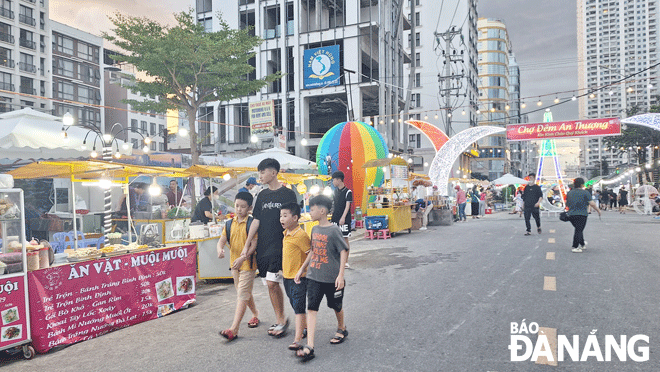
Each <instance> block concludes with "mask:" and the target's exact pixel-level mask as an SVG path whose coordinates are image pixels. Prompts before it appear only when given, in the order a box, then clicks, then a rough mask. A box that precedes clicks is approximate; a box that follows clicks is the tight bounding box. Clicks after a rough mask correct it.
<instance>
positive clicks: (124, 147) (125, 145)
mask: <svg viewBox="0 0 660 372" xmlns="http://www.w3.org/2000/svg"><path fill="white" fill-rule="evenodd" d="M121 148H122V149H124V150H128V143H126V142H124V144H123V145H121Z"/></svg>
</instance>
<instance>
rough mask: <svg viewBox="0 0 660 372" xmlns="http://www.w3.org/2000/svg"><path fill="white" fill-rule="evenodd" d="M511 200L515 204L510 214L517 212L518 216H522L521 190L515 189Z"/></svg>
mask: <svg viewBox="0 0 660 372" xmlns="http://www.w3.org/2000/svg"><path fill="white" fill-rule="evenodd" d="M513 201H514V202H515V203H516V206H515V208H514V210H513V213H511V214H516V213H518V217H522V216H523V209H524V208H523V205H524V201H523V198H522V190H517V191H516V196H515V197H514V198H513Z"/></svg>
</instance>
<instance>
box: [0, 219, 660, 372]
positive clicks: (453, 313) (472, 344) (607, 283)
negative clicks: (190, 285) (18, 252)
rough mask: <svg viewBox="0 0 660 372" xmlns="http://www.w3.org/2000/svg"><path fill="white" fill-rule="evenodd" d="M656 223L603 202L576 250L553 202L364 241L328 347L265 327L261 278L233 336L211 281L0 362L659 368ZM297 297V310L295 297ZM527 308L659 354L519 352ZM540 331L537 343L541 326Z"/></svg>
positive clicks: (20, 367)
mask: <svg viewBox="0 0 660 372" xmlns="http://www.w3.org/2000/svg"><path fill="white" fill-rule="evenodd" d="M658 224H660V221H658V220H654V219H652V218H650V217H648V216H646V217H642V216H639V215H637V214H634V213H628V214H625V215H621V214H619V213H616V212H605V213H603V218H602V221H599V219H598V216H597V215H596V214H592V215H591V216H590V217H589V221H588V223H587V228H586V231H585V238H586V240H587V241H588V243H589V245H588V250H587V251H586V252H584V253H581V254H577V253H571V252H570V249H569V248H570V243H571V240H570V239H571V236H572V227H571V226H570V224H568V223H563V222H560V221H559V220H558V219H557V218H556V217H555V216H551V217H548V216H547V215H544V216H543V217H542V227H543V233H542V234H541V235H538V234H536V233H535V234H533V235H532V236H523V233H524V230H525V229H524V222H523V219H522V218H519V217H518V216H517V215H509V214H507V213H506V212H499V213H497V214H495V215H491V216H487V218H485V219H480V220H469V221H468V222H466V223H455V224H454V225H453V226H449V227H447V226H438V227H429V230H427V231H413V233H412V234H410V235H408V234H407V233H405V234H403V235H401V236H397V237H395V238H393V239H391V240H384V241H383V240H381V241H368V240H364V239H360V240H357V241H354V242H353V243H352V248H353V249H352V251H351V256H350V258H349V262H350V265H351V269H350V270H347V274H346V277H347V282H348V286H347V291H346V298H345V300H344V307H345V311H346V322H347V329H348V330H349V333H350V334H349V336H348V338H347V340H346V342H345V343H343V344H341V345H336V346H335V345H330V343H329V340H330V338H331V337H332V335H333V334H334V326H335V324H336V323H335V319H334V315H333V314H332V312H331V310H329V309H327V308H326V307H325V303H323V305H322V307H321V309H320V312H319V323H318V329H317V342H316V354H317V357H316V359H314V360H312V361H310V362H308V363H307V365H303V364H301V362H300V361H299V360H298V359H297V358H295V357H294V356H293V353H292V352H290V351H288V350H287V349H286V347H287V345H288V344H289V343H290V342H291V341H292V337H293V336H292V334H291V333H290V336H287V337H285V338H282V339H274V338H271V337H269V336H267V335H266V329H267V328H268V325H269V324H271V323H273V322H274V319H273V311H272V308H271V306H270V301H269V300H268V297H267V296H268V295H267V291H266V288H265V287H264V286H262V285H261V283H260V281H256V282H255V290H254V294H255V300H256V303H257V307H258V309H259V310H260V311H261V315H260V318H261V320H262V323H261V325H260V326H259V327H258V328H256V329H248V328H247V327H246V326H245V324H244V323H245V322H247V319H249V317H248V316H246V317H245V318H244V321H243V324H242V326H241V329H240V332H239V338H238V339H237V340H236V341H233V342H231V343H227V341H226V340H225V339H223V338H221V337H220V336H219V335H218V331H219V330H221V329H223V328H224V327H226V326H227V325H228V324H229V323H230V322H231V317H232V315H233V311H234V301H235V290H234V287H233V286H232V285H231V284H227V283H214V284H201V283H200V285H199V287H198V295H197V304H196V305H195V306H193V307H191V308H189V309H186V310H182V311H179V312H176V313H174V314H171V315H169V316H166V317H164V318H160V319H157V320H153V321H148V322H145V323H141V324H138V325H135V326H133V327H129V328H125V329H122V330H119V331H115V332H111V333H109V334H107V335H104V336H101V337H99V338H96V339H92V340H89V341H86V342H82V343H78V344H75V345H73V346H70V347H67V348H64V349H61V350H57V351H53V352H50V353H48V354H46V355H38V356H37V357H35V358H34V359H33V360H31V361H25V360H23V359H22V358H18V356H17V357H10V358H9V359H7V357H5V356H3V359H2V360H1V362H0V363H2V364H3V368H2V370H3V372H4V371H6V372H10V371H26V370H33V371H44V370H49V371H82V370H85V371H127V370H129V371H131V370H133V371H156V370H170V371H193V370H194V371H222V370H233V371H259V370H275V369H277V370H307V369H313V370H337V369H340V370H357V371H386V370H392V371H402V370H407V371H550V370H557V371H657V370H658V369H659V368H660V360H659V356H658V351H657V345H656V343H657V340H658V339H659V337H660V324H659V323H658V322H657V319H658V318H660V310H659V309H658V298H659V297H660V290H659V289H658V283H659V282H660V270H658V267H659V262H660V243H659V242H658V240H657V230H658ZM354 239H356V238H355V237H354ZM551 252H554V255H553V254H552V253H551ZM553 256H554V257H553ZM551 258H554V259H551ZM553 278H554V279H553ZM544 287H545V289H544ZM553 289H554V290H553ZM286 310H287V314H288V316H289V317H292V316H293V314H292V311H291V309H290V306H289V304H288V302H287V303H286ZM248 315H249V313H248ZM523 319H524V320H525V323H526V324H527V325H528V326H529V325H530V324H531V323H533V322H535V323H538V326H540V327H547V328H549V329H551V330H550V332H552V329H556V334H557V335H565V336H567V337H568V339H569V340H571V339H572V337H573V335H577V336H579V342H580V348H579V349H580V350H579V356H582V354H583V349H584V345H585V342H586V340H587V336H589V335H590V332H595V335H596V337H597V340H598V348H600V351H601V353H602V355H603V356H605V353H606V351H607V352H608V353H609V351H608V350H606V347H605V335H614V336H615V339H617V340H619V337H620V336H621V335H626V336H627V339H630V338H631V337H633V336H635V335H646V336H648V337H649V340H650V342H649V344H647V343H645V342H641V341H639V342H637V344H636V345H635V350H631V351H633V352H634V353H636V355H639V356H641V355H642V352H641V349H642V348H644V347H645V346H648V349H649V350H650V351H649V354H648V355H649V360H648V361H646V362H635V361H632V360H631V357H630V355H631V353H630V351H629V353H627V354H626V357H627V359H626V360H627V361H626V362H625V363H624V362H619V361H618V358H617V357H616V354H615V352H614V351H612V353H611V359H612V360H613V361H611V362H597V361H596V357H595V356H591V357H589V358H588V359H587V361H586V362H572V361H570V357H569V356H568V354H567V355H565V359H567V360H568V361H563V362H559V363H558V366H556V367H551V366H547V365H539V364H535V363H534V362H530V361H520V362H512V361H510V359H511V352H510V350H509V348H508V347H509V343H510V340H511V323H512V322H516V323H518V324H520V322H521V321H523ZM542 329H545V328H542ZM523 335H524V334H523ZM529 336H530V340H531V342H532V344H534V343H535V342H536V335H529ZM550 338H552V337H550ZM550 342H552V341H550ZM521 345H522V342H521ZM523 352H524V350H522V349H521V350H519V355H522V354H523ZM632 356H633V357H635V355H634V354H633V355H632Z"/></svg>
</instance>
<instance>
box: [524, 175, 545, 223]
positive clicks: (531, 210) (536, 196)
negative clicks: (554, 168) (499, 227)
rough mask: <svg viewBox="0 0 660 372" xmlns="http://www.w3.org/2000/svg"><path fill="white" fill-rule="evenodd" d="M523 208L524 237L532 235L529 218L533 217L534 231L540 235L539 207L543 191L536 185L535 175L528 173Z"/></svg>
mask: <svg viewBox="0 0 660 372" xmlns="http://www.w3.org/2000/svg"><path fill="white" fill-rule="evenodd" d="M522 197H523V208H524V215H525V227H526V228H527V230H526V232H525V235H532V225H531V224H530V221H529V220H530V217H531V216H534V220H535V221H536V231H537V232H538V233H539V234H540V233H541V214H540V212H539V207H540V206H541V200H543V191H541V187H540V186H539V185H537V184H536V174H535V173H530V174H529V175H528V176H527V186H525V189H523V196H522Z"/></svg>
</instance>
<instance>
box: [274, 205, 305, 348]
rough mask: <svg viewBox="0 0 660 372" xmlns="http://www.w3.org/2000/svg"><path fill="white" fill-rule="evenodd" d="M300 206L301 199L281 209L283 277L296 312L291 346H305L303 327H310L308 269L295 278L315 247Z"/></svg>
mask: <svg viewBox="0 0 660 372" xmlns="http://www.w3.org/2000/svg"><path fill="white" fill-rule="evenodd" d="M299 219H300V206H299V205H298V204H297V203H288V204H285V205H283V206H282V208H281V209H280V223H281V224H282V227H283V228H284V229H285V230H284V239H283V240H282V277H283V278H284V290H285V291H286V295H287V296H288V297H289V302H291V307H293V311H294V312H295V314H296V335H295V337H294V339H293V343H292V344H291V345H289V350H299V349H301V348H302V345H301V344H300V340H301V339H302V338H303V330H304V329H305V328H306V327H307V316H306V310H305V303H306V301H305V297H306V295H307V279H306V278H305V277H304V275H305V274H304V273H303V274H302V275H301V278H300V282H299V283H296V282H294V278H295V277H296V274H297V273H298V270H300V268H301V267H302V265H303V262H305V260H306V259H307V254H308V253H309V251H310V249H311V241H310V239H309V236H308V235H307V233H306V232H305V231H304V230H303V229H302V228H300V225H299V224H298V220H299Z"/></svg>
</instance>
